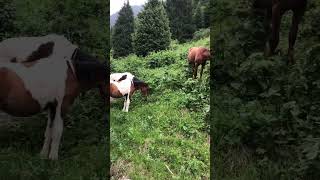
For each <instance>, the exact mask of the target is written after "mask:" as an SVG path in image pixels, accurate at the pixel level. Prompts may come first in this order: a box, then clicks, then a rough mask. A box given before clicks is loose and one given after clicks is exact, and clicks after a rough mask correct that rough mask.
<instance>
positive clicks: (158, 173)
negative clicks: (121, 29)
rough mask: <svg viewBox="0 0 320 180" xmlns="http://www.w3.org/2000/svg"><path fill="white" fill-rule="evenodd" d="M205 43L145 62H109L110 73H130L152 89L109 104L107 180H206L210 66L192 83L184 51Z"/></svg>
mask: <svg viewBox="0 0 320 180" xmlns="http://www.w3.org/2000/svg"><path fill="white" fill-rule="evenodd" d="M192 46H205V47H209V38H208V37H207V38H203V39H199V40H194V41H191V42H188V43H185V44H177V43H176V42H175V41H173V42H172V43H171V46H170V49H168V50H166V51H160V52H157V53H151V54H149V55H148V56H147V57H145V58H142V57H137V56H135V55H129V56H128V57H125V58H120V59H111V72H130V73H132V74H134V75H135V76H136V77H137V78H139V79H140V80H143V81H145V82H146V83H148V84H149V86H150V87H151V88H152V91H151V94H150V95H149V96H148V98H147V99H145V98H144V97H143V96H142V95H141V94H140V92H136V93H135V94H134V95H133V98H132V101H131V104H130V107H129V112H128V113H125V112H122V111H121V110H122V107H123V99H119V100H117V101H116V102H113V103H111V110H110V112H111V161H112V167H111V175H112V179H121V178H129V179H192V178H193V179H209V157H210V152H209V143H208V136H209V89H210V88H209V87H210V86H209V63H207V66H206V68H205V70H204V72H203V77H202V81H201V80H199V79H197V80H193V79H192V78H191V72H190V70H189V67H188V63H187V52H188V49H189V48H190V47H192Z"/></svg>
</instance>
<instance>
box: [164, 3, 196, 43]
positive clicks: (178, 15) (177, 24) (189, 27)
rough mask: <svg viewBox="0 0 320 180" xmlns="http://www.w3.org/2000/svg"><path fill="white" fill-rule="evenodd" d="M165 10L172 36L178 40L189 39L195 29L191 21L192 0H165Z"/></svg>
mask: <svg viewBox="0 0 320 180" xmlns="http://www.w3.org/2000/svg"><path fill="white" fill-rule="evenodd" d="M166 10H167V13H168V17H169V20H170V30H171V33H172V38H174V39H177V40H178V41H179V42H185V41H186V40H188V39H191V38H192V36H193V33H194V31H195V26H194V24H193V22H192V18H193V17H192V15H193V13H192V12H193V6H192V0H167V3H166Z"/></svg>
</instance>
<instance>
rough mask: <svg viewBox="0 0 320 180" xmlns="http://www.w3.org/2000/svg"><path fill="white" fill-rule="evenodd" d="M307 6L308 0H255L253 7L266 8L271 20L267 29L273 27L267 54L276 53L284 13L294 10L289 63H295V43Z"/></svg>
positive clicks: (268, 17) (268, 18) (267, 17)
mask: <svg viewBox="0 0 320 180" xmlns="http://www.w3.org/2000/svg"><path fill="white" fill-rule="evenodd" d="M306 6H307V0H255V1H254V4H253V7H254V8H255V9H263V10H265V14H266V19H267V21H268V22H271V24H270V25H269V27H268V26H267V31H269V29H270V27H271V38H270V39H269V44H268V45H267V46H266V48H265V55H266V56H270V55H272V54H275V53H276V52H275V51H276V48H277V46H278V44H279V31H280V23H281V18H282V16H283V14H284V13H285V12H287V11H290V10H291V11H292V12H293V16H292V23H291V28H290V33H289V48H288V62H287V63H288V64H293V63H294V58H293V56H294V44H295V41H296V38H297V33H298V28H299V23H300V21H301V19H302V17H303V15H304V12H305V9H306Z"/></svg>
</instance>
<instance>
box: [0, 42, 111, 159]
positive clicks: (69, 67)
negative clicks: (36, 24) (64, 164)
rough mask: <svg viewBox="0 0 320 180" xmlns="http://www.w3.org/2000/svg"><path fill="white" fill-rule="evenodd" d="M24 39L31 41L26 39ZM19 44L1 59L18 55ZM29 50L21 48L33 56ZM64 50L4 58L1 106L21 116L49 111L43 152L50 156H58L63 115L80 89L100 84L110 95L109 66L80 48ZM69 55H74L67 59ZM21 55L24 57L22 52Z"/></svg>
mask: <svg viewBox="0 0 320 180" xmlns="http://www.w3.org/2000/svg"><path fill="white" fill-rule="evenodd" d="M20 40H21V43H22V44H25V45H28V43H27V42H26V41H25V39H23V38H22V39H20ZM47 43H49V42H46V43H45V44H47ZM30 46H32V43H31V44H30ZM17 47H20V46H17ZM17 47H12V46H7V47H6V48H9V49H11V50H12V51H11V52H10V53H7V54H6V55H7V56H4V58H0V59H1V60H5V59H6V58H8V57H10V56H12V57H13V58H15V57H14V56H13V55H14V53H13V52H14V51H13V50H14V49H15V50H17V49H18V50H19V48H17ZM51 48H53V49H52V51H51V52H56V53H58V54H59V51H56V49H54V47H51ZM51 48H50V49H51ZM57 48H61V47H57ZM40 49H41V48H40ZM62 49H63V48H62ZM18 50H17V51H18ZM20 50H21V49H20ZM26 52H27V51H24V52H21V51H20V53H21V54H25V55H26V56H25V57H30V56H32V53H30V54H29V55H27V53H26ZM32 52H35V51H32ZM47 54H52V53H47ZM62 54H63V55H62V56H60V55H51V56H49V57H44V56H45V55H41V58H33V59H32V60H29V61H28V62H20V61H18V62H5V61H1V62H0V84H1V86H0V110H2V111H4V112H6V113H8V114H10V115H12V116H17V117H29V116H33V115H35V114H38V113H40V112H42V111H48V121H47V127H46V130H45V140H44V144H43V147H42V150H41V153H40V154H41V156H43V157H45V158H49V159H58V150H59V145H60V140H61V136H62V132H63V118H64V117H65V115H66V113H67V111H68V109H69V108H70V106H71V105H72V104H73V102H74V100H75V98H76V97H77V96H78V95H79V94H80V92H81V91H87V90H89V89H92V88H99V89H100V93H101V95H102V96H103V97H104V98H105V97H107V92H106V90H105V88H104V87H105V86H106V81H107V69H106V66H105V65H104V64H102V63H101V62H99V61H98V60H97V59H96V58H94V57H92V56H90V55H88V54H85V53H83V52H82V51H80V50H78V49H77V48H76V49H73V50H72V51H69V53H65V52H63V53H62ZM17 55H19V53H17ZM65 55H67V56H68V57H70V59H64V57H66V56H65ZM0 57H1V54H0ZM38 57H39V56H38ZM11 59H12V58H11ZM19 59H24V58H23V56H20V57H19Z"/></svg>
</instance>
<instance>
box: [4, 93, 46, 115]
mask: <svg viewBox="0 0 320 180" xmlns="http://www.w3.org/2000/svg"><path fill="white" fill-rule="evenodd" d="M0 103H1V105H0V109H1V110H2V111H4V112H6V113H8V114H10V115H12V116H16V117H28V116H33V115H35V114H37V113H39V112H40V111H41V107H40V104H39V103H38V102H37V101H36V100H34V99H32V97H31V96H30V95H29V97H27V96H26V97H24V98H10V99H6V100H2V101H1V102H0Z"/></svg>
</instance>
